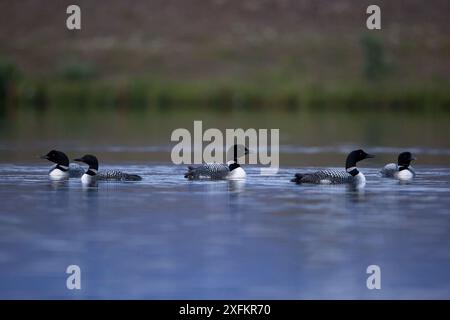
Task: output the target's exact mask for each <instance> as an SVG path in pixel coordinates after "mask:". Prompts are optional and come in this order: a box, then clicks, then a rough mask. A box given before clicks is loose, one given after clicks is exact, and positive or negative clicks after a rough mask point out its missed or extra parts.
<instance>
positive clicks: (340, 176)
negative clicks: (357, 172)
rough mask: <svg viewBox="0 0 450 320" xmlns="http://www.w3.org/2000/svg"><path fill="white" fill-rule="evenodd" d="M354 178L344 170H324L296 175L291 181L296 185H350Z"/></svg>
mask: <svg viewBox="0 0 450 320" xmlns="http://www.w3.org/2000/svg"><path fill="white" fill-rule="evenodd" d="M353 180H354V177H352V175H350V174H349V173H348V172H346V171H344V170H337V169H324V170H319V171H316V172H312V173H303V174H302V173H297V174H296V175H295V178H294V179H292V181H294V182H297V183H317V184H319V183H329V184H341V183H351V182H353Z"/></svg>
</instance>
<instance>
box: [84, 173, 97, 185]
mask: <svg viewBox="0 0 450 320" xmlns="http://www.w3.org/2000/svg"><path fill="white" fill-rule="evenodd" d="M94 181H95V176H91V175H89V174H87V173H84V174H83V175H82V176H81V183H83V184H91V183H93V182H94Z"/></svg>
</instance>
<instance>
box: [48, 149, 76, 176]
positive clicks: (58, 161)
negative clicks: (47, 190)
mask: <svg viewBox="0 0 450 320" xmlns="http://www.w3.org/2000/svg"><path fill="white" fill-rule="evenodd" d="M41 159H47V160H48V161H51V162H53V163H55V165H54V166H53V167H52V168H51V169H50V171H49V172H48V175H49V177H50V178H51V179H52V180H64V179H68V178H79V177H81V176H82V175H83V173H84V170H83V168H82V167H81V166H80V165H78V164H75V163H69V158H68V157H67V155H66V154H65V153H64V152H61V151H58V150H51V151H50V152H49V153H47V154H46V155H44V156H41Z"/></svg>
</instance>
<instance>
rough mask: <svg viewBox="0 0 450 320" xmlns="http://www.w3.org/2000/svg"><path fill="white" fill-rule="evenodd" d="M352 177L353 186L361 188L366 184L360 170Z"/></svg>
mask: <svg viewBox="0 0 450 320" xmlns="http://www.w3.org/2000/svg"><path fill="white" fill-rule="evenodd" d="M353 179H354V180H353V181H354V184H355V186H356V187H358V188H363V187H364V186H365V185H366V177H365V176H364V174H363V173H362V172H361V171H360V172H359V173H358V174H357V175H356V176H354V177H353Z"/></svg>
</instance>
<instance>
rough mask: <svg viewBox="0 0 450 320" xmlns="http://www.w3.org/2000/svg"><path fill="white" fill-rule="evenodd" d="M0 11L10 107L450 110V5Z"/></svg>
mask: <svg viewBox="0 0 450 320" xmlns="http://www.w3.org/2000/svg"><path fill="white" fill-rule="evenodd" d="M69 4H72V3H71V2H70V1H66V0H58V1H56V0H51V1H47V2H46V4H45V5H42V4H41V3H39V2H38V1H32V0H24V1H2V2H0V109H5V108H6V106H9V107H11V108H15V107H17V106H23V105H26V106H32V107H38V108H39V107H47V106H52V105H57V106H58V107H68V108H71V107H80V106H81V107H92V108H98V107H113V106H126V107H130V108H147V107H152V106H156V107H161V108H164V107H168V106H170V107H178V106H180V107H191V106H192V107H193V106H199V105H200V106H208V107H214V108H219V109H220V108H256V109H257V108H285V109H288V110H290V109H317V108H330V109H348V108H350V109H358V108H361V109H377V108H379V109H387V110H397V109H407V110H410V109H417V110H432V111H434V110H449V109H450V91H449V90H448V88H449V87H450V59H449V57H450V38H449V37H448V12H450V2H448V1H444V0H435V1H432V2H423V1H417V0H411V1H408V2H397V1H379V2H378V3H377V4H378V5H379V6H380V7H381V12H382V30H379V31H369V30H367V28H366V25H365V19H366V18H367V15H366V13H365V12H366V8H367V6H368V5H369V4H371V2H370V1H366V0H363V1H359V0H339V1H333V2H330V1H326V0H316V1H312V0H311V1H310V0H271V1H264V0H258V1H256V0H242V1H228V0H202V1H200V0H186V1H159V0H158V1H157V0H154V1H144V0H135V1H132V2H129V1H125V0H110V1H108V3H107V4H106V3H103V2H99V1H96V2H94V1H87V0H79V1H77V4H78V5H79V6H80V7H81V10H82V30H80V31H69V30H67V29H66V27H65V19H66V17H67V15H66V13H65V10H66V7H67V6H68V5H69Z"/></svg>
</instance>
